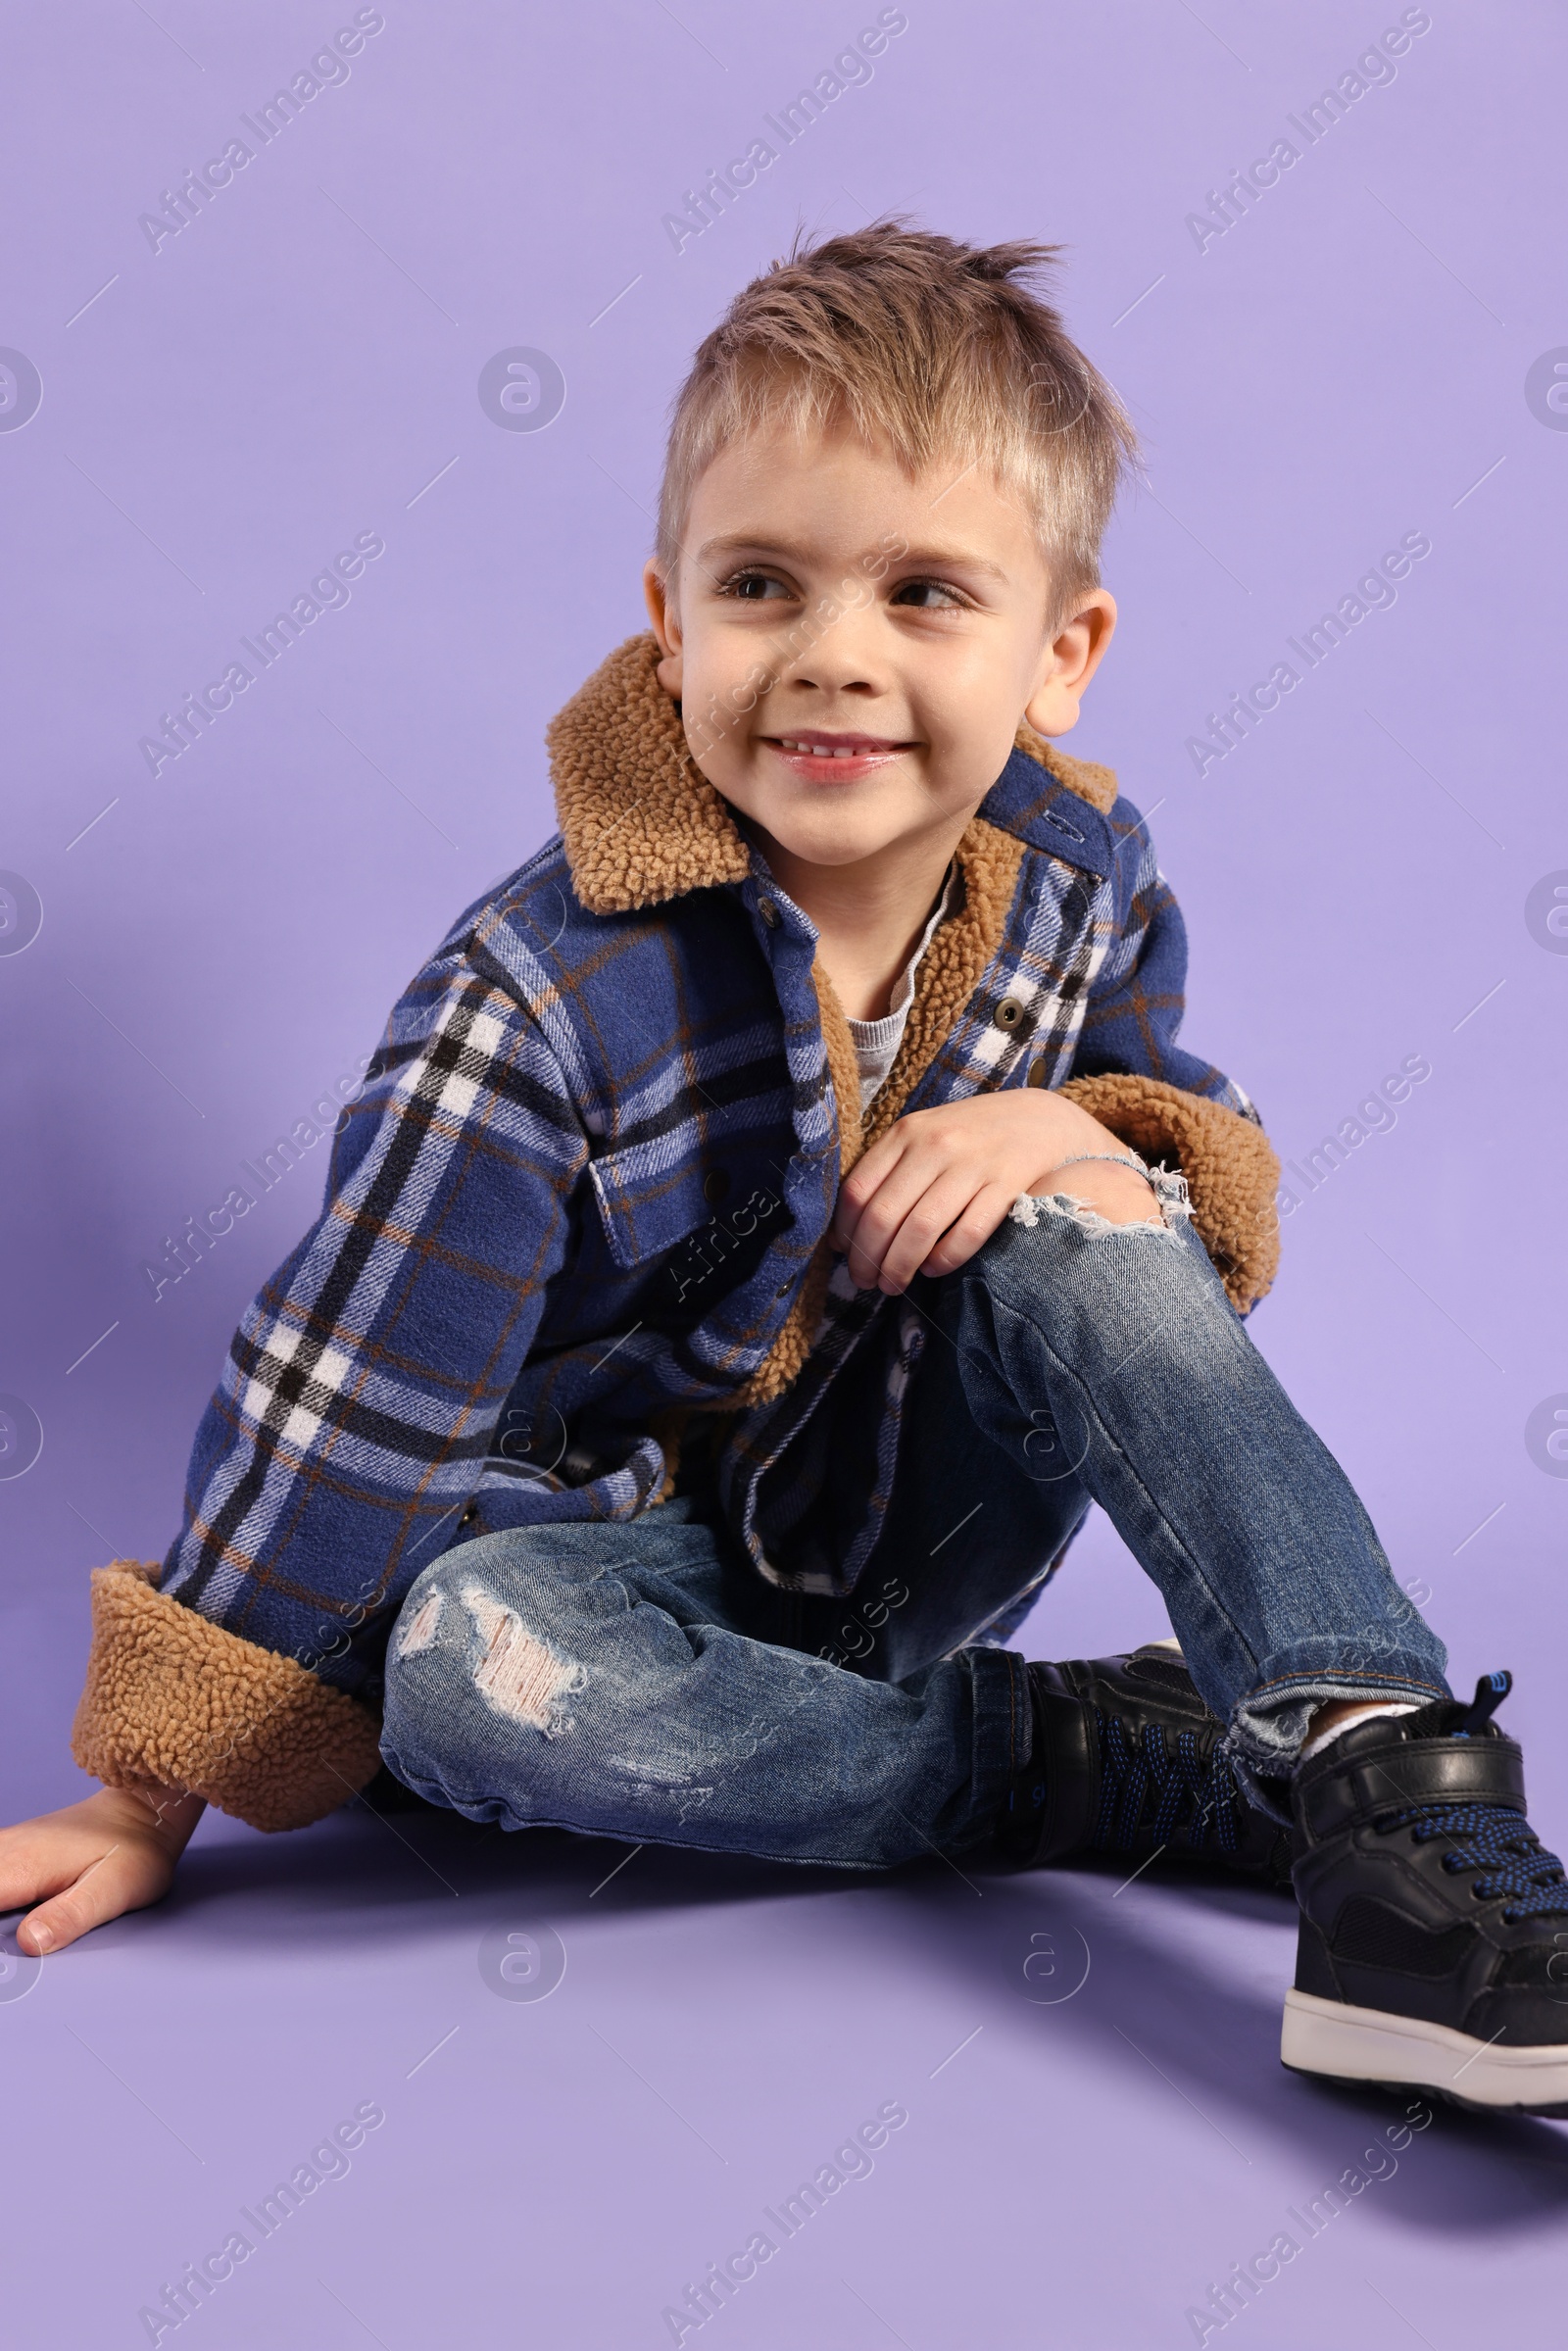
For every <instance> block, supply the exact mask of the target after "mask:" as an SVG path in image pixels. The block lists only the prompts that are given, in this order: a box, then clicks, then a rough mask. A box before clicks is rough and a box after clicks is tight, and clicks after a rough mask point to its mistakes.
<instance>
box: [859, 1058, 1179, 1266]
mask: <svg viewBox="0 0 1568 2351" xmlns="http://www.w3.org/2000/svg"><path fill="white" fill-rule="evenodd" d="M1083 1151H1109V1152H1111V1153H1112V1154H1113V1155H1115V1156H1117V1157H1120V1158H1125V1157H1126V1156H1127V1155H1128V1149H1127V1145H1126V1144H1125V1143H1122V1142H1121V1141H1120V1140H1119V1139H1118V1138H1117V1137H1116V1136H1115V1135H1113V1134H1112V1133H1111V1132H1110V1130H1109V1128H1108V1127H1103V1126H1102V1125H1101V1123H1100V1121H1099V1119H1098V1118H1091V1117H1090V1115H1089V1113H1088V1111H1087V1110H1081V1109H1080V1108H1079V1107H1078V1104H1077V1103H1076V1102H1064V1101H1063V1100H1062V1098H1061V1096H1060V1095H1058V1094H1049V1093H1046V1092H1044V1091H1038V1092H1037V1091H1036V1090H1035V1089H1034V1088H1033V1087H1015V1088H1008V1089H1007V1090H1006V1091H1005V1092H1003V1093H999V1094H976V1095H971V1096H970V1097H969V1099H968V1100H967V1101H966V1102H946V1103H943V1104H942V1105H941V1107H939V1108H937V1109H934V1110H914V1111H911V1112H910V1113H909V1115H908V1116H907V1117H906V1118H899V1119H895V1121H894V1123H893V1125H892V1126H891V1127H890V1128H889V1129H888V1131H887V1133H886V1134H885V1135H884V1136H883V1137H882V1139H881V1141H880V1142H879V1143H875V1144H873V1145H872V1147H871V1149H870V1150H869V1151H867V1152H866V1154H865V1156H864V1158H863V1159H861V1160H859V1161H858V1164H857V1165H856V1166H855V1167H854V1168H853V1169H852V1170H851V1172H850V1174H849V1175H848V1176H847V1177H846V1178H845V1181H844V1184H843V1185H842V1187H841V1189H840V1192H839V1201H838V1207H837V1209H836V1210H835V1211H834V1217H833V1226H832V1234H831V1238H832V1243H833V1247H834V1248H835V1249H842V1250H843V1251H844V1253H845V1254H846V1256H847V1257H848V1258H849V1265H850V1277H851V1279H852V1280H853V1281H854V1282H855V1283H856V1284H857V1285H858V1288H860V1289H861V1290H869V1289H870V1288H871V1287H872V1286H873V1285H875V1286H876V1287H877V1288H878V1289H880V1290H883V1291H887V1292H897V1291H901V1290H905V1289H907V1286H908V1283H909V1280H910V1278H911V1276H912V1275H914V1274H916V1273H928V1274H944V1273H953V1272H955V1271H956V1268H957V1267H958V1266H960V1265H963V1264H965V1263H966V1262H967V1261H968V1259H969V1258H970V1257H972V1256H973V1255H974V1252H975V1250H976V1249H978V1248H979V1247H980V1245H981V1243H982V1242H984V1241H989V1240H990V1238H991V1236H992V1234H993V1233H994V1232H995V1231H996V1229H997V1227H998V1225H999V1224H1001V1222H1002V1220H1003V1218H1004V1217H1005V1215H1006V1213H1007V1210H1008V1209H1009V1208H1010V1207H1011V1205H1012V1203H1013V1201H1014V1200H1016V1199H1017V1197H1018V1195H1019V1193H1020V1192H1034V1193H1042V1192H1054V1191H1057V1190H1063V1191H1067V1192H1070V1193H1071V1194H1072V1195H1073V1197H1074V1198H1075V1199H1077V1200H1087V1201H1088V1202H1089V1204H1090V1205H1091V1206H1092V1207H1095V1208H1098V1209H1099V1210H1100V1213H1101V1214H1102V1215H1103V1216H1104V1217H1105V1218H1107V1219H1108V1220H1109V1222H1110V1223H1112V1224H1131V1223H1134V1222H1137V1221H1139V1220H1142V1221H1144V1222H1146V1223H1147V1222H1149V1221H1150V1220H1151V1219H1152V1218H1153V1217H1155V1216H1157V1214H1158V1210H1157V1208H1156V1207H1155V1206H1154V1201H1153V1195H1152V1190H1151V1188H1150V1186H1149V1184H1148V1183H1147V1182H1146V1180H1145V1179H1144V1177H1143V1176H1141V1175H1140V1174H1139V1173H1138V1172H1137V1170H1136V1168H1132V1167H1107V1166H1105V1165H1103V1164H1095V1163H1090V1164H1088V1165H1086V1166H1082V1167H1070V1168H1068V1170H1067V1172H1066V1175H1065V1176H1064V1177H1063V1178H1062V1181H1061V1184H1060V1185H1059V1186H1058V1185H1057V1184H1055V1183H1054V1182H1048V1180H1047V1179H1048V1178H1050V1177H1052V1176H1053V1175H1054V1171H1055V1170H1056V1169H1057V1168H1059V1167H1060V1165H1061V1163H1062V1161H1063V1160H1064V1159H1074V1158H1076V1157H1077V1156H1078V1155H1079V1153H1080V1152H1083Z"/></svg>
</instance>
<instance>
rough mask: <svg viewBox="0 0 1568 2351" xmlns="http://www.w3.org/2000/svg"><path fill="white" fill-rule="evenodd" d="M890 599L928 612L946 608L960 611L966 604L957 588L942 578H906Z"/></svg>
mask: <svg viewBox="0 0 1568 2351" xmlns="http://www.w3.org/2000/svg"><path fill="white" fill-rule="evenodd" d="M889 601H890V602H891V603H893V604H912V605H913V606H914V607H915V609H916V611H918V612H942V611H944V610H946V611H948V612H959V611H961V610H962V608H963V604H964V599H963V598H962V597H961V596H960V595H959V594H958V591H957V589H956V588H950V587H949V586H948V584H947V582H946V581H945V580H940V579H907V580H905V581H904V582H903V584H902V585H901V586H900V587H899V588H897V589H896V590H895V591H894V594H893V596H892V597H891V599H890V600H889Z"/></svg>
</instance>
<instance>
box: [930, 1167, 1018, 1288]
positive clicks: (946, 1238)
mask: <svg viewBox="0 0 1568 2351" xmlns="http://www.w3.org/2000/svg"><path fill="white" fill-rule="evenodd" d="M1017 1197H1018V1195H1017V1193H1016V1192H1014V1191H1010V1190H1009V1189H1008V1187H1007V1186H1006V1185H1005V1184H988V1185H987V1186H986V1188H985V1190H984V1191H983V1192H979V1193H977V1194H976V1195H975V1197H974V1199H973V1200H971V1201H970V1202H969V1205H968V1207H967V1208H965V1210H964V1212H963V1214H962V1215H961V1216H960V1217H959V1218H958V1220H957V1222H956V1224H955V1225H951V1226H950V1227H949V1229H948V1230H947V1232H945V1233H944V1234H943V1236H942V1238H941V1240H940V1241H939V1242H938V1243H937V1245H936V1248H935V1249H933V1250H932V1251H931V1254H930V1255H929V1256H928V1257H927V1259H926V1261H925V1264H924V1266H923V1268H922V1269H921V1270H922V1271H923V1272H925V1273H929V1274H944V1273H956V1272H957V1270H958V1267H959V1266H960V1265H967V1264H968V1262H969V1259H970V1258H971V1257H972V1256H973V1255H974V1253H975V1250H976V1249H982V1248H983V1247H984V1246H985V1244H986V1243H987V1242H988V1241H989V1240H990V1238H991V1236H992V1234H993V1233H994V1232H995V1231H996V1230H997V1227H998V1226H999V1225H1000V1224H1001V1222H1002V1220H1003V1218H1004V1217H1005V1215H1006V1213H1007V1210H1008V1209H1009V1208H1010V1207H1011V1205H1012V1203H1013V1201H1014V1200H1016V1199H1017Z"/></svg>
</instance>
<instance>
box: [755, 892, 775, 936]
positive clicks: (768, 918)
mask: <svg viewBox="0 0 1568 2351" xmlns="http://www.w3.org/2000/svg"><path fill="white" fill-rule="evenodd" d="M757 911H758V912H759V914H760V915H761V917H762V920H763V921H764V922H765V923H766V925H767V927H768V929H769V930H770V931H776V930H777V929H778V907H777V906H775V905H774V903H773V901H772V899H770V898H760V899H759V900H758V902H757Z"/></svg>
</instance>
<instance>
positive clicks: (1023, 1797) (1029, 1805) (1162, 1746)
mask: <svg viewBox="0 0 1568 2351" xmlns="http://www.w3.org/2000/svg"><path fill="white" fill-rule="evenodd" d="M1028 1672H1029V1692H1030V1697H1031V1700H1032V1703H1033V1710H1034V1747H1033V1751H1032V1753H1031V1755H1030V1759H1029V1763H1028V1765H1027V1766H1026V1768H1025V1769H1024V1771H1023V1772H1022V1773H1020V1775H1019V1777H1018V1780H1017V1782H1016V1784H1015V1785H1014V1787H1013V1788H1012V1790H1011V1793H1010V1795H1009V1797H1008V1801H1007V1806H1006V1809H1005V1812H1004V1815H1003V1820H1002V1824H1001V1828H1000V1832H999V1842H1000V1844H1001V1846H1002V1849H1003V1851H1004V1852H1005V1854H1006V1855H1007V1856H1008V1858H1010V1859H1012V1860H1014V1861H1017V1862H1018V1863H1020V1864H1021V1866H1022V1867H1024V1868H1025V1869H1038V1868H1040V1867H1042V1866H1044V1865H1045V1864H1048V1863H1051V1862H1055V1861H1065V1860H1066V1859H1067V1858H1068V1856H1069V1855H1070V1854H1074V1853H1090V1852H1102V1853H1120V1854H1124V1855H1129V1854H1138V1855H1142V1856H1143V1857H1144V1858H1146V1859H1148V1860H1152V1859H1153V1858H1154V1856H1155V1855H1156V1854H1163V1855H1164V1856H1165V1857H1166V1858H1167V1859H1173V1860H1180V1859H1188V1860H1200V1861H1214V1862H1222V1863H1225V1864H1227V1865H1228V1866H1229V1867H1231V1868H1233V1869H1238V1870H1245V1871H1247V1872H1248V1873H1249V1874H1250V1875H1251V1876H1253V1877H1260V1878H1266V1879H1267V1880H1268V1881H1269V1883H1270V1884H1271V1885H1274V1886H1289V1884H1290V1882H1291V1846H1292V1837H1291V1832H1290V1830H1289V1829H1288V1828H1286V1827H1284V1826H1283V1825H1282V1824H1281V1823H1280V1822H1277V1821H1273V1820H1270V1819H1269V1818H1268V1817H1267V1816H1266V1814H1264V1813H1262V1812H1260V1811H1258V1810H1257V1809H1256V1808H1255V1807H1254V1806H1253V1805H1252V1804H1251V1803H1250V1802H1249V1801H1248V1799H1247V1797H1246V1795H1245V1794H1244V1793H1243V1791H1242V1788H1241V1787H1240V1785H1239V1783H1238V1781H1237V1779H1236V1777H1235V1774H1234V1772H1233V1771H1232V1769H1231V1763H1230V1758H1229V1756H1228V1755H1226V1754H1225V1753H1224V1752H1223V1750H1222V1745H1221V1742H1222V1740H1223V1739H1224V1737H1225V1726H1224V1724H1223V1723H1222V1722H1221V1721H1220V1720H1219V1718H1218V1716H1217V1715H1214V1714H1211V1713H1210V1712H1209V1710H1208V1708H1207V1707H1206V1706H1205V1705H1204V1703H1203V1701H1202V1699H1201V1697H1200V1696H1199V1694H1198V1691H1197V1690H1196V1689H1195V1688H1194V1687H1193V1679H1192V1676H1191V1675H1190V1674H1189V1672H1188V1670H1187V1667H1186V1664H1185V1662H1184V1661H1183V1658H1182V1655H1181V1652H1180V1650H1179V1649H1177V1648H1175V1647H1173V1646H1171V1645H1170V1644H1169V1643H1167V1642H1164V1641H1151V1642H1149V1643H1148V1644H1147V1645H1146V1646H1145V1647H1143V1648H1141V1649H1134V1650H1133V1651H1132V1652H1131V1654H1130V1655H1128V1656H1123V1657H1094V1658H1089V1659H1079V1660H1077V1661H1075V1662H1074V1663H1072V1664H1068V1665H1046V1664H1031V1665H1030V1667H1029V1669H1028Z"/></svg>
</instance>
